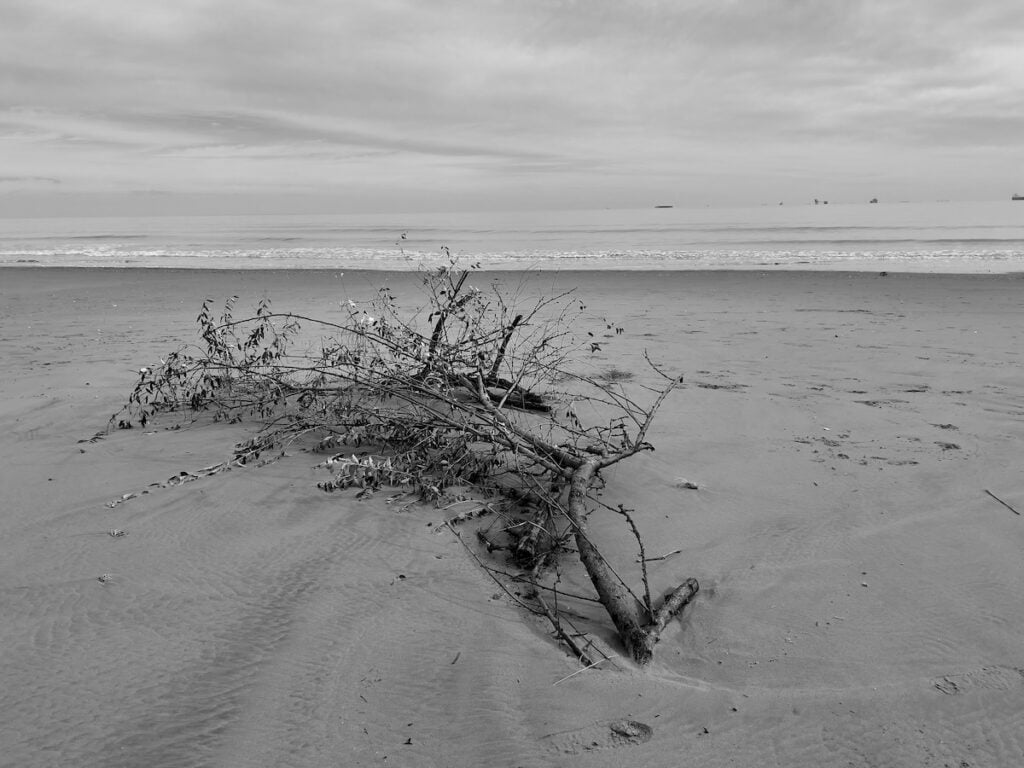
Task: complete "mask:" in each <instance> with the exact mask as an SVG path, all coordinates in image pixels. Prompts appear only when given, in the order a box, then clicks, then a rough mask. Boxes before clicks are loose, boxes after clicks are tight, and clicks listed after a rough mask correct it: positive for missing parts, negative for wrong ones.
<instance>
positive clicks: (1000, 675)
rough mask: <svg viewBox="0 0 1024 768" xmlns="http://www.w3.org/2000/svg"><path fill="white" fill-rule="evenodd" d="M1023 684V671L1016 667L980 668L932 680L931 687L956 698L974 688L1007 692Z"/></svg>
mask: <svg viewBox="0 0 1024 768" xmlns="http://www.w3.org/2000/svg"><path fill="white" fill-rule="evenodd" d="M1021 683H1024V669H1018V668H1017V667H981V668H979V669H975V670H972V671H971V672H964V673H963V674H959V675H945V676H943V677H938V678H936V679H934V680H932V686H933V687H934V688H935V689H936V690H938V691H939V692H940V693H945V694H946V695H947V696H957V695H959V694H962V693H967V692H968V691H972V690H974V689H975V688H988V689H990V690H996V691H1008V690H1010V689H1011V688H1013V687H1015V686H1018V685H1020V684H1021Z"/></svg>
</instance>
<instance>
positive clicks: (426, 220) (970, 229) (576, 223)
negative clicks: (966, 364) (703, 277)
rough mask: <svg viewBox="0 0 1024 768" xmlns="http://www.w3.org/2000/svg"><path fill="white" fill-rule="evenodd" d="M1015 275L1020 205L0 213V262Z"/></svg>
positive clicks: (1023, 260)
mask: <svg viewBox="0 0 1024 768" xmlns="http://www.w3.org/2000/svg"><path fill="white" fill-rule="evenodd" d="M449 257H455V258H458V259H459V260H460V261H461V262H462V263H464V264H472V263H479V264H480V265H481V266H482V267H484V268H500V269H560V270H571V269H587V270H595V269H598V270H599V269H642V270H652V269H653V270H683V269H765V268H770V269H814V270H819V269H821V270H893V271H915V272H970V273H987V272H1002V273H1005V272H1017V271H1024V202H1013V201H1010V200H1006V201H1001V202H977V203H961V202H956V203H954V202H949V203H890V204H885V203H879V204H863V205H859V204H858V205H852V204H848V205H842V204H832V205H824V204H823V205H814V204H806V205H769V206H762V207H756V208H697V209H693V208H649V209H632V210H576V211H520V212H497V213H493V212H492V213H480V212H477V213H429V214H428V213H417V214H337V215H277V216H274V215H269V216H268V215H260V216H190V217H181V216H164V217H122V218H32V219H15V218H6V219H5V218H0V265H7V266H11V265H39V266H75V267H177V268H215V269H267V268H272V269H318V268H322V269H339V268H342V269H343V268H346V267H347V268H353V269H386V270H405V269H416V268H418V267H421V266H424V265H427V266H429V265H433V264H441V263H444V262H445V261H447V260H448V258H449Z"/></svg>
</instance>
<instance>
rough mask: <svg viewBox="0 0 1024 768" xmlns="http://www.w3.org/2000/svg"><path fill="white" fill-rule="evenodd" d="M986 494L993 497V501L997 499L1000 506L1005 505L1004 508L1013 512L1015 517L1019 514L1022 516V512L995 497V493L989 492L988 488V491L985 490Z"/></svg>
mask: <svg viewBox="0 0 1024 768" xmlns="http://www.w3.org/2000/svg"><path fill="white" fill-rule="evenodd" d="M985 493H987V494H988V495H989V496H991V497H992V498H993V499H995V500H996V501H998V502H999V503H1000V504H1002V505H1003V506H1004V507H1006V508H1007V509H1008V510H1010V511H1011V512H1013V514H1015V515H1019V514H1020V512H1018V511H1017V510H1016V509H1014V508H1013V507H1011V506H1010V505H1009V504H1007V503H1006V502H1005V501H1003V500H1002V499H1000V498H999V497H998V496H996V495H995V494H994V493H992V491H990V490H989V489H988V488H986V489H985Z"/></svg>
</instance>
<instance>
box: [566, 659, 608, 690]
mask: <svg viewBox="0 0 1024 768" xmlns="http://www.w3.org/2000/svg"><path fill="white" fill-rule="evenodd" d="M614 658H615V656H614V655H612V656H609V657H608V658H605V659H598V660H597V661H595V662H594V663H593V664H589V665H587V666H585V667H583V669H577V670H576V671H575V672H573V673H572V674H571V675H566V676H565V677H563V678H562V679H561V680H555V682H553V683H552V684H551V685H552V686H556V685H558V684H559V683H564V682H565V681H566V680H568V679H569V678H570V677H575V676H576V675H578V674H579V673H580V672H586V671H587V670H588V669H593V668H594V667H596V666H597V665H598V664H600V663H601V662H602V661H608V660H609V659H614Z"/></svg>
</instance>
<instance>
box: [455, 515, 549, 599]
mask: <svg viewBox="0 0 1024 768" xmlns="http://www.w3.org/2000/svg"><path fill="white" fill-rule="evenodd" d="M445 525H446V526H447V527H448V530H449V531H451V532H452V533H454V534H455V538H456V539H458V540H459V543H460V544H461V545H462V546H463V547H465V548H466V551H467V552H469V554H470V556H471V557H472V558H473V559H474V560H476V563H477V565H479V566H480V567H481V568H482V569H483V570H484V572H485V573H486V574H487V575H488V576H490V577H491V580H492V581H493V582H494V583H495V584H497V585H498V587H499V588H500V589H501V591H502V592H504V593H505V594H506V595H508V596H509V597H510V598H512V600H513V601H515V602H516V603H518V604H519V605H521V606H522V607H523V608H525V609H526V610H528V611H529V612H530V613H536V614H540V613H542V611H538V610H537V609H536V608H534V607H533V606H530V605H527V604H526V603H524V602H523V601H522V600H520V599H519V598H518V597H516V595H514V594H512V591H511V590H510V589H509V588H508V587H506V586H505V585H504V584H502V583H501V582H500V581H498V578H497V577H496V576H495V575H494V574H493V573H491V569H490V568H488V567H487V566H486V565H484V564H483V562H482V561H481V560H480V558H479V557H477V554H476V552H474V551H473V550H472V549H471V548H470V546H469V544H467V543H466V542H465V540H464V539H463V538H462V534H460V533H459V532H458V530H456V528H455V526H454V525H448V523H445Z"/></svg>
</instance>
